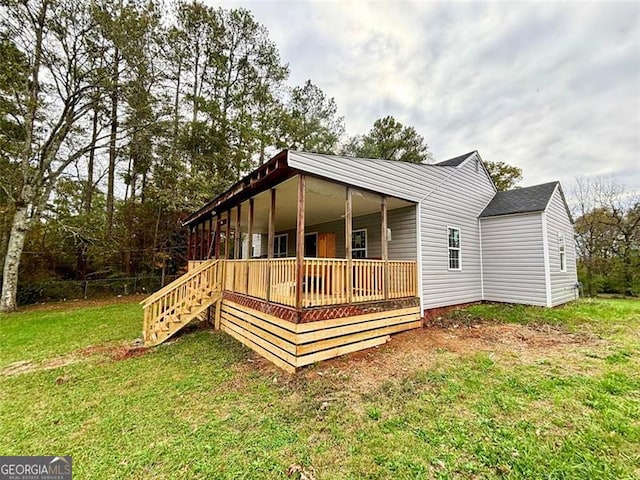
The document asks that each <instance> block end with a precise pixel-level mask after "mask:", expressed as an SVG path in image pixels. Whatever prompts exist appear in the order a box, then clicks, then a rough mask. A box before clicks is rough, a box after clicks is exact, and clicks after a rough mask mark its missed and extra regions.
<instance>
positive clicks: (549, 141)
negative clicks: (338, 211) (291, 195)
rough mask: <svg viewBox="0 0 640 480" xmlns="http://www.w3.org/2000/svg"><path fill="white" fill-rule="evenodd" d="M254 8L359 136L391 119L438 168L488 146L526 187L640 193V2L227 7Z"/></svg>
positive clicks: (301, 73)
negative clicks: (603, 179)
mask: <svg viewBox="0 0 640 480" xmlns="http://www.w3.org/2000/svg"><path fill="white" fill-rule="evenodd" d="M209 1H210V2H211V3H213V4H217V5H221V6H223V7H230V6H244V7H246V8H248V9H249V10H251V11H252V12H253V14H254V16H255V18H256V19H257V20H258V21H259V22H260V23H262V24H263V25H265V26H266V27H267V28H268V29H269V32H270V36H271V38H272V39H273V40H274V41H275V42H276V44H277V45H278V47H279V49H280V53H281V55H282V59H283V61H284V62H287V63H288V64H289V66H290V69H291V76H290V79H289V83H290V84H291V85H298V84H302V83H303V82H304V81H305V80H306V79H308V78H310V79H311V80H312V81H313V82H314V83H315V84H317V85H318V86H319V87H320V88H322V89H323V90H324V91H325V93H327V94H328V95H329V96H332V97H335V99H336V102H337V104H338V108H339V112H340V114H341V115H343V116H344V117H345V122H346V127H347V132H348V134H350V135H354V134H360V133H365V132H367V131H368V130H369V128H371V125H372V124H373V122H374V121H375V120H376V119H377V118H380V117H382V116H385V115H393V116H394V117H395V118H396V119H398V120H399V121H400V122H402V123H404V124H407V125H412V126H414V127H415V128H416V129H417V130H418V132H420V134H422V135H423V136H424V137H425V139H426V140H427V142H428V144H429V146H430V148H431V151H432V152H433V154H434V156H435V158H436V159H437V160H443V159H446V158H449V157H452V156H456V155H459V154H461V153H465V152H467V151H470V150H474V149H477V150H478V151H479V152H480V154H481V155H482V157H483V158H484V159H485V160H491V161H505V162H508V163H511V164H514V165H518V166H519V167H521V168H522V169H523V171H524V180H523V181H522V183H521V184H522V185H523V186H526V185H532V184H535V183H540V182H545V181H549V180H554V179H560V180H561V181H562V182H563V184H564V185H565V189H566V190H567V189H569V190H570V189H571V188H572V186H573V184H574V183H575V177H576V175H580V174H583V175H585V176H590V177H593V176H614V177H615V178H616V179H617V180H618V181H620V182H622V183H624V184H625V185H626V186H627V188H628V189H633V190H640V3H639V2H627V3H570V4H567V3H565V4H555V3H497V4H485V3H475V2H474V3H435V2H416V3H398V2H392V1H386V2H367V3H365V2H347V1H342V2H333V1H324V2H295V1H286V2H285V1H240V2H231V1H224V2H214V1H213V0H209Z"/></svg>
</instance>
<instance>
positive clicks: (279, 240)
mask: <svg viewBox="0 0 640 480" xmlns="http://www.w3.org/2000/svg"><path fill="white" fill-rule="evenodd" d="M287 239H288V236H287V234H286V233H283V234H281V235H276V236H274V237H273V256H274V257H275V258H279V257H286V256H287Z"/></svg>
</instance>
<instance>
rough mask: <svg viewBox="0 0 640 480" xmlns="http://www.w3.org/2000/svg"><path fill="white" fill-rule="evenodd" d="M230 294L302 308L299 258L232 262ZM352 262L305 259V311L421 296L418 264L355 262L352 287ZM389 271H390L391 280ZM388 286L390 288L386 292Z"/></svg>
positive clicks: (228, 275) (226, 284)
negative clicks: (298, 304) (298, 287)
mask: <svg viewBox="0 0 640 480" xmlns="http://www.w3.org/2000/svg"><path fill="white" fill-rule="evenodd" d="M225 263H226V265H225V277H224V282H223V284H224V289H225V290H226V291H229V292H236V293H241V294H245V295H249V296H251V297H256V298H260V299H262V300H268V301H270V302H274V303H280V304H282V305H288V306H295V304H296V261H295V259H294V258H278V259H271V260H266V259H260V260H227V261H226V262H225ZM348 265H349V262H348V261H347V260H345V259H336V258H305V259H304V264H303V275H302V278H303V284H302V306H303V307H316V306H324V305H339V304H343V303H350V302H351V303H356V302H368V301H373V300H384V299H385V290H386V298H387V299H394V298H404V297H415V296H416V295H417V278H416V262H413V261H396V260H393V261H389V262H385V261H383V260H353V261H352V267H351V268H352V270H351V288H349V278H348V277H349V276H348V273H349V269H348ZM385 271H387V272H388V280H386V274H385ZM385 281H388V288H387V289H385Z"/></svg>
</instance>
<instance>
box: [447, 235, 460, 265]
mask: <svg viewBox="0 0 640 480" xmlns="http://www.w3.org/2000/svg"><path fill="white" fill-rule="evenodd" d="M447 242H448V250H449V270H462V255H461V253H462V252H461V248H460V229H459V228H452V227H447Z"/></svg>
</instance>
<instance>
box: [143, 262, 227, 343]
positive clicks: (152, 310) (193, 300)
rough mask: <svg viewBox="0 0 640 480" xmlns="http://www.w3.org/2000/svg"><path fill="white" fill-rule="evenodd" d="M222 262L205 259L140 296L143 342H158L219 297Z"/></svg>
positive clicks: (201, 313)
mask: <svg viewBox="0 0 640 480" xmlns="http://www.w3.org/2000/svg"><path fill="white" fill-rule="evenodd" d="M221 287H222V263H221V261H220V260H207V261H206V262H203V263H202V264H200V265H198V267H197V268H194V269H193V270H191V271H190V272H188V273H186V274H184V275H183V276H181V277H180V278H178V279H176V280H174V281H173V282H171V283H170V284H169V285H166V286H165V287H164V288H162V289H160V290H158V291H157V292H155V293H154V294H153V295H151V296H149V297H148V298H146V299H144V300H143V301H142V302H140V304H141V305H142V308H143V310H144V320H143V325H142V338H143V340H144V345H145V346H147V347H152V346H154V345H158V344H160V343H162V342H164V341H165V340H167V339H168V338H170V337H171V336H172V335H173V334H175V333H176V332H178V331H179V330H180V329H182V328H183V327H184V326H186V325H187V324H188V323H189V322H191V321H193V320H194V319H196V318H198V317H200V316H201V315H204V314H205V313H206V312H207V309H209V308H210V307H212V306H213V305H216V304H217V308H218V310H219V309H220V303H221V300H222V289H221Z"/></svg>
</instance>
